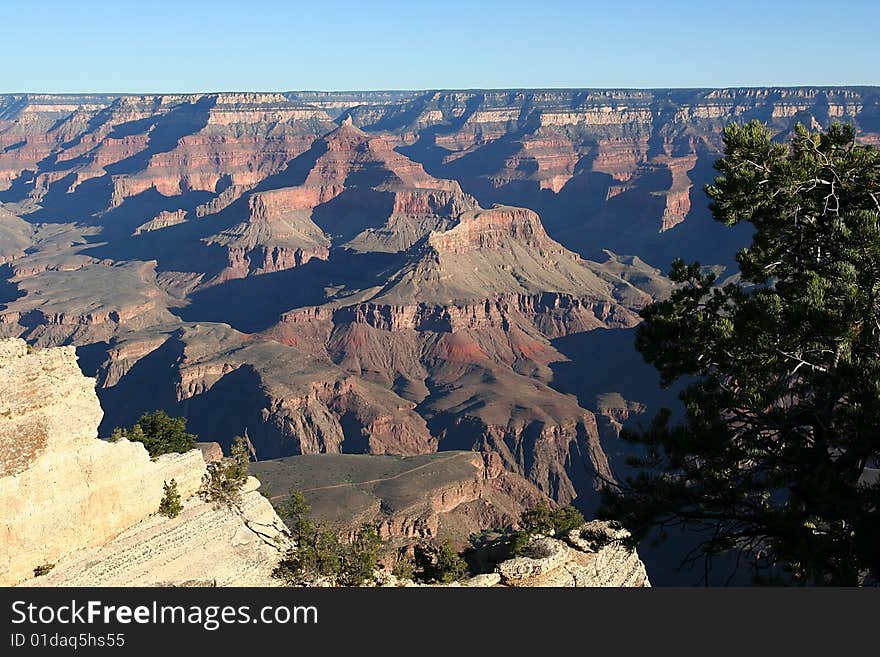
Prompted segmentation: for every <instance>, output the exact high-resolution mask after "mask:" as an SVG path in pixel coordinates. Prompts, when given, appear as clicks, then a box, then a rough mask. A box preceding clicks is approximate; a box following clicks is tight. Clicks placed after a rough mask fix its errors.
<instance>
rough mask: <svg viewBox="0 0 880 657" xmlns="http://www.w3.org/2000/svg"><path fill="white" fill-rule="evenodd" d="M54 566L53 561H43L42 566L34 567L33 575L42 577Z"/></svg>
mask: <svg viewBox="0 0 880 657" xmlns="http://www.w3.org/2000/svg"><path fill="white" fill-rule="evenodd" d="M54 567H55V564H54V563H44V564H43V565H42V566H37V567H36V568H34V577H42V576H43V575H45V574H46V573H48V572H49V571H50V570H52V569H53V568H54Z"/></svg>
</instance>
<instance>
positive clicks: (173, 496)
mask: <svg viewBox="0 0 880 657" xmlns="http://www.w3.org/2000/svg"><path fill="white" fill-rule="evenodd" d="M162 487H163V489H164V495H163V496H162V501H161V502H159V513H161V514H162V515H163V516H165V517H166V518H176V517H177V516H179V515H180V512H181V511H183V504H181V503H180V493H179V492H178V491H177V482H176V481H175V480H174V479H172V480H171V482H170V483H169V482H165V483H164V484H163V485H162Z"/></svg>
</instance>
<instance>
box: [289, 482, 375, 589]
mask: <svg viewBox="0 0 880 657" xmlns="http://www.w3.org/2000/svg"><path fill="white" fill-rule="evenodd" d="M279 515H281V516H282V517H283V518H284V519H285V522H286V523H287V526H288V528H289V529H290V535H291V539H292V540H293V543H294V547H293V548H292V549H291V550H289V551H288V553H287V554H286V555H285V556H284V558H283V559H282V560H281V561H280V562H279V564H278V566H277V567H276V569H275V571H274V573H273V574H274V575H275V576H276V577H278V578H280V579H283V580H284V581H285V582H287V583H288V584H306V583H310V582H313V581H314V580H315V579H317V578H319V577H329V578H332V579H333V580H334V581H335V582H336V583H337V584H341V585H343V586H360V585H362V584H363V583H364V582H366V581H367V580H369V579H370V578H371V577H372V576H373V573H374V571H375V570H376V567H377V565H378V557H379V550H380V549H381V547H382V540H381V539H380V538H379V532H378V531H377V530H376V528H375V527H373V526H372V525H368V524H365V525H363V526H361V528H360V529H359V530H358V532H357V534H356V535H355V537H354V539H353V540H351V541H340V540H339V537H338V536H337V535H336V533H335V532H333V531H332V530H330V529H327V528H325V527H322V526H321V525H320V524H318V523H316V522H315V521H314V520H312V518H311V507H310V506H309V504H308V502H307V501H306V499H305V496H304V495H303V494H302V493H301V492H299V491H292V492H291V494H290V497H289V498H288V500H287V502H286V503H285V504H283V505H281V507H280V508H279Z"/></svg>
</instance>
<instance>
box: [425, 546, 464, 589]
mask: <svg viewBox="0 0 880 657" xmlns="http://www.w3.org/2000/svg"><path fill="white" fill-rule="evenodd" d="M415 563H416V567H417V568H418V569H419V573H418V575H417V576H418V577H419V579H421V580H423V581H425V582H430V583H440V584H449V583H450V582H455V581H457V580H460V579H461V578H462V577H464V576H465V575H467V574H468V565H467V562H466V561H465V560H464V559H463V558H462V557H461V555H459V554H458V552H456V551H455V550H453V549H452V547H451V546H450V545H449V541H446V542H444V543H443V544H442V545H440V546H439V547H438V546H432V545H417V546H416V547H415Z"/></svg>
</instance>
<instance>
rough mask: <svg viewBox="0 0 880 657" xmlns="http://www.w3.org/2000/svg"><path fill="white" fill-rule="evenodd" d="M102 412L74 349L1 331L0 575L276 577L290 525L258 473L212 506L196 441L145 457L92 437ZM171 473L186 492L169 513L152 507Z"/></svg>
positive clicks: (1, 579) (153, 580)
mask: <svg viewBox="0 0 880 657" xmlns="http://www.w3.org/2000/svg"><path fill="white" fill-rule="evenodd" d="M101 417H102V411H101V406H100V404H99V402H98V398H97V396H96V395H95V381H94V379H90V378H86V377H84V376H83V375H82V372H81V371H80V369H79V367H78V365H77V360H76V352H75V350H74V348H73V347H60V348H53V349H41V350H34V349H32V348H31V347H29V346H28V345H27V344H25V342H24V341H23V340H19V339H12V340H4V341H0V585H4V586H8V585H13V584H20V583H25V584H29V585H43V584H45V585H74V584H76V585H83V586H85V585H89V586H100V585H117V586H136V585H151V584H152V585H158V584H181V583H185V582H187V581H189V580H191V579H193V577H195V576H197V577H198V578H199V579H200V580H205V581H206V582H213V583H218V584H225V585H256V584H262V585H266V584H270V583H273V582H274V580H272V578H271V573H272V569H273V568H274V565H275V563H277V554H278V549H277V548H276V547H275V546H274V545H275V544H276V543H277V544H278V545H281V546H282V547H283V542H284V541H285V540H286V539H285V534H286V528H285V527H284V525H283V523H282V522H281V520H280V519H279V518H278V516H276V515H275V512H274V510H273V509H272V506H271V505H270V504H269V502H268V501H267V500H266V499H265V498H263V497H262V496H261V495H260V494H259V493H258V492H257V491H256V489H257V487H258V486H259V483H258V482H257V481H256V480H253V481H251V482H249V487H248V489H247V491H246V492H245V494H244V498H243V503H242V504H241V505H240V509H239V510H238V511H236V512H233V511H232V510H228V509H226V508H223V509H215V508H214V507H213V505H211V504H210V503H207V502H203V501H202V500H200V499H199V498H198V497H197V495H196V492H197V490H198V488H199V486H200V484H201V480H202V476H203V474H204V473H205V468H206V466H205V459H204V457H203V456H202V452H201V451H200V450H198V449H194V450H192V451H189V452H186V453H184V454H166V455H163V456H160V457H158V458H155V459H151V458H150V456H149V454H148V453H147V450H146V449H144V447H143V445H142V444H141V443H136V442H129V441H127V440H121V441H119V442H115V443H110V442H106V441H103V440H99V439H98V438H97V435H98V424H99V423H100V421H101ZM171 479H174V480H175V481H176V482H177V486H178V491H179V493H180V495H181V498H183V500H184V501H185V509H184V512H183V513H182V514H181V515H180V516H178V517H177V518H175V519H173V520H172V519H168V518H165V517H163V516H160V515H158V513H157V512H158V509H159V503H160V501H161V499H162V495H163V484H164V483H165V482H166V481H170V480H171ZM50 567H51V571H50V575H44V576H41V577H35V571H36V570H38V569H39V570H42V571H45V570H48V569H49V568H50Z"/></svg>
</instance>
